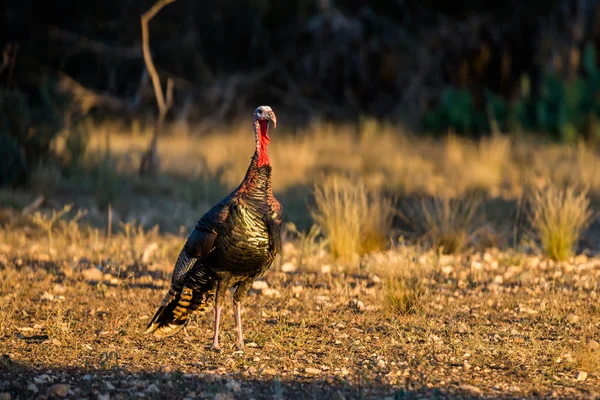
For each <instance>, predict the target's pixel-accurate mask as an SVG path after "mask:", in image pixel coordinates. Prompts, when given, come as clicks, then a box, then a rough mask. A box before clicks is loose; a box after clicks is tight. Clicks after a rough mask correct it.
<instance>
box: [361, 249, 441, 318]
mask: <svg viewBox="0 0 600 400" xmlns="http://www.w3.org/2000/svg"><path fill="white" fill-rule="evenodd" d="M415 254H416V252H415V250H414V249H412V248H407V247H401V248H395V249H393V250H390V251H387V252H385V253H373V254H371V255H370V256H368V257H367V258H366V259H365V260H363V264H364V265H365V266H366V267H367V269H368V270H369V271H370V272H373V273H375V274H376V275H378V276H380V277H381V279H382V290H381V291H380V296H381V302H382V304H383V307H384V310H385V312H386V313H387V314H389V315H391V316H406V315H412V314H416V313H418V312H419V311H420V310H421V309H422V308H423V304H424V303H425V301H426V300H427V298H428V297H429V294H430V292H429V288H428V286H427V281H428V279H429V277H430V275H431V274H432V269H431V267H428V266H426V265H420V264H419V263H418V262H417V260H416V255H415Z"/></svg>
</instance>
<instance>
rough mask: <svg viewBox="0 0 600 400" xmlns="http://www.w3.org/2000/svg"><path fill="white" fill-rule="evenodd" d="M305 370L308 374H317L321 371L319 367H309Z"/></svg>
mask: <svg viewBox="0 0 600 400" xmlns="http://www.w3.org/2000/svg"><path fill="white" fill-rule="evenodd" d="M304 372H306V373H307V374H311V375H317V374H320V373H321V370H320V369H317V368H311V367H309V368H306V369H305V370H304Z"/></svg>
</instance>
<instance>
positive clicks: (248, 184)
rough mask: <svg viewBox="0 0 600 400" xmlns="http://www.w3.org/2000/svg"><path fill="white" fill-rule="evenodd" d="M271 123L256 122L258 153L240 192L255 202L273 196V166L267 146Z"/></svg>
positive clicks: (255, 154)
mask: <svg viewBox="0 0 600 400" xmlns="http://www.w3.org/2000/svg"><path fill="white" fill-rule="evenodd" d="M268 123H269V121H259V120H257V121H254V135H255V138H256V151H255V152H254V156H253V157H252V159H251V161H250V165H249V166H248V171H247V172H246V176H245V177H244V180H243V181H242V184H241V185H240V188H239V190H241V191H242V192H245V194H246V196H248V197H250V198H252V199H253V200H259V199H264V197H263V196H264V195H266V196H267V198H270V197H272V196H273V189H272V187H271V164H270V161H269V153H268V150H267V146H268V145H269V142H270V141H271V140H270V138H269V135H268V133H267V125H268Z"/></svg>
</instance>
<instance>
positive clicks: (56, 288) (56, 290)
mask: <svg viewBox="0 0 600 400" xmlns="http://www.w3.org/2000/svg"><path fill="white" fill-rule="evenodd" d="M52 291H53V292H54V293H56V294H64V293H65V292H66V291H67V289H65V287H64V286H63V285H61V284H60V283H57V284H56V285H54V287H53V288H52Z"/></svg>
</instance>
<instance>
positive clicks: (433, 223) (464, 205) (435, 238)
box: [402, 195, 481, 254]
mask: <svg viewBox="0 0 600 400" xmlns="http://www.w3.org/2000/svg"><path fill="white" fill-rule="evenodd" d="M480 204H481V200H480V199H479V198H478V197H476V196H475V195H469V196H467V197H461V198H448V197H442V198H422V199H421V201H420V203H418V204H417V205H416V206H410V205H406V207H405V211H404V212H403V214H402V216H403V219H404V220H406V221H407V222H408V223H409V224H410V225H411V226H412V228H413V229H414V231H415V232H416V233H417V235H419V236H420V238H421V239H422V240H424V241H426V242H427V243H429V244H430V245H431V246H432V247H433V248H434V249H438V250H440V251H441V252H442V253H445V254H451V253H457V252H460V251H462V250H464V249H465V247H466V246H467V244H468V243H469V242H471V241H472V240H473V239H474V235H475V234H476V233H477V230H478V228H479V227H480V221H478V220H477V219H478V217H479V215H478V211H479V206H480Z"/></svg>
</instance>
